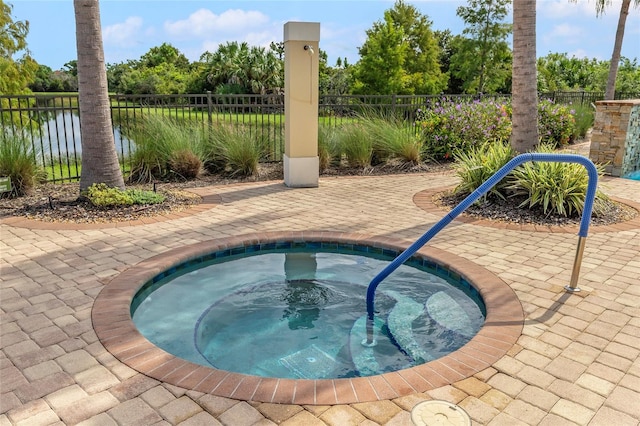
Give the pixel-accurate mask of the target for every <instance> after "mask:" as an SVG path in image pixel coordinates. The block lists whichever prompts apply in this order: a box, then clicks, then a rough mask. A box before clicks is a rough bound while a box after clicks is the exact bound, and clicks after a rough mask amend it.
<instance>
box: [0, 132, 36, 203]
mask: <svg viewBox="0 0 640 426" xmlns="http://www.w3.org/2000/svg"><path fill="white" fill-rule="evenodd" d="M37 154H38V152H37V149H36V148H35V147H34V145H33V144H32V143H31V142H30V141H29V140H28V139H27V138H25V137H22V136H21V135H18V134H15V133H11V132H9V131H8V130H7V129H3V130H2V132H1V133H0V176H6V177H9V179H10V180H11V191H9V192H6V193H4V194H0V195H2V196H5V197H21V196H23V195H26V194H28V193H29V192H30V191H31V189H32V188H33V187H34V186H35V184H36V183H37V182H38V180H39V178H40V177H41V176H42V174H43V170H42V168H41V167H39V166H38V163H37V161H36V156H37Z"/></svg>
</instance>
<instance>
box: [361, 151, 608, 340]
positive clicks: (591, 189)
mask: <svg viewBox="0 0 640 426" xmlns="http://www.w3.org/2000/svg"><path fill="white" fill-rule="evenodd" d="M527 161H549V162H555V163H578V164H582V165H583V166H584V167H585V168H586V169H587V173H588V175H589V183H588V185H587V193H586V194H585V200H584V207H583V209H582V218H581V219H580V230H579V231H578V235H579V237H580V239H579V240H578V248H577V250H576V258H575V261H574V265H573V273H572V276H571V281H570V285H569V286H567V287H565V289H566V290H567V291H571V292H577V291H580V289H579V288H578V287H577V282H578V275H579V273H580V265H581V263H582V255H583V253H584V245H585V242H586V238H587V233H588V231H589V221H590V220H591V212H592V211H593V202H594V200H595V197H596V188H597V185H598V170H597V169H596V166H595V165H594V164H593V162H592V161H591V160H589V159H588V158H586V157H583V156H580V155H576V154H547V153H528V154H520V155H518V156H516V157H514V158H512V159H511V160H510V161H509V162H508V163H507V164H505V165H504V166H502V167H501V168H500V170H498V171H497V172H496V173H495V174H494V175H493V176H491V177H490V178H489V179H487V180H486V181H485V182H484V183H482V185H480V186H479V187H478V188H476V190H475V191H473V192H472V193H471V194H469V195H468V196H467V197H466V198H465V199H464V200H462V201H461V202H460V204H458V205H457V206H455V207H454V208H453V209H452V210H451V211H450V212H449V213H448V214H447V215H446V216H445V217H443V218H442V219H440V220H439V221H438V222H437V223H436V224H434V225H433V226H432V227H431V228H429V230H428V231H427V232H425V233H424V234H423V235H422V236H421V237H420V238H418V239H417V240H416V241H415V242H414V243H413V244H411V246H409V247H408V248H407V249H406V250H405V251H403V252H402V253H400V254H399V255H398V256H397V257H396V258H395V259H394V260H393V261H392V262H391V263H389V264H388V265H387V266H386V267H385V268H384V269H383V270H382V271H380V273H379V274H378V275H376V276H375V277H374V278H373V280H371V282H370V283H369V287H368V288H367V328H366V329H367V337H366V339H365V340H363V342H362V344H363V345H366V346H373V345H374V344H375V342H374V338H373V319H374V299H375V292H376V288H377V287H378V285H379V284H380V283H381V282H382V280H384V279H385V278H386V277H387V276H389V274H391V273H392V272H393V271H395V270H396V269H397V268H398V267H399V266H400V265H402V264H403V263H404V262H405V261H406V260H407V259H409V258H410V257H411V256H412V255H413V254H414V253H415V252H417V251H418V250H419V249H420V248H421V247H422V246H424V245H425V244H426V243H427V242H428V241H429V240H430V239H431V238H433V237H434V236H435V235H436V234H437V233H438V232H440V231H441V230H442V229H443V228H444V227H445V226H447V225H448V224H449V223H450V222H451V221H452V220H453V219H455V218H456V217H457V216H458V215H460V214H461V213H462V212H463V211H465V210H466V209H467V208H468V207H469V206H470V205H471V204H473V203H474V202H475V201H476V200H477V199H478V198H480V197H482V196H483V195H484V194H486V193H487V192H488V191H489V190H490V189H491V188H493V187H494V186H495V185H496V184H497V183H498V182H500V180H501V179H502V178H503V177H505V176H506V175H507V174H508V173H509V172H511V170H513V169H515V168H516V167H518V166H519V165H520V164H522V163H525V162H527Z"/></svg>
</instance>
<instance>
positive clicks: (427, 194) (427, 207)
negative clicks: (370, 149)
mask: <svg viewBox="0 0 640 426" xmlns="http://www.w3.org/2000/svg"><path fill="white" fill-rule="evenodd" d="M453 188H455V186H443V187H440V188H432V189H425V190H424V191H420V192H417V193H416V194H414V196H413V203H414V204H415V205H416V206H417V207H418V208H420V209H422V210H424V211H425V212H427V213H432V214H435V215H439V216H444V215H445V214H446V213H448V212H449V211H450V209H447V208H446V207H441V206H439V205H437V204H436V203H434V202H433V197H434V196H435V195H436V194H439V193H441V192H444V191H448V190H452V189H453ZM609 198H611V199H612V200H614V201H617V202H619V203H622V204H626V205H627V206H629V207H631V208H633V209H635V210H636V211H638V214H636V216H635V217H634V218H632V219H630V220H627V221H624V222H620V223H614V224H611V225H590V226H589V234H592V233H599V232H620V231H629V230H631V229H638V228H640V203H636V202H634V201H631V200H627V199H622V198H618V197H611V196H610V197H609ZM454 220H455V221H458V222H464V223H469V224H473V225H478V226H487V227H490V228H497V229H508V230H510V231H529V232H552V233H572V234H577V233H578V230H579V229H580V227H579V226H578V225H566V226H561V225H558V226H551V225H537V224H533V223H513V222H502V221H498V220H489V219H482V218H479V217H475V216H469V215H466V214H464V213H463V214H461V215H460V216H458V217H456V218H455V219H454Z"/></svg>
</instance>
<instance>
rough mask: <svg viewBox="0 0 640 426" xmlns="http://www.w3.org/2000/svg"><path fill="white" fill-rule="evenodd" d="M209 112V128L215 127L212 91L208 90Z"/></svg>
mask: <svg viewBox="0 0 640 426" xmlns="http://www.w3.org/2000/svg"><path fill="white" fill-rule="evenodd" d="M207 110H208V114H209V128H211V127H213V105H212V99H211V90H207Z"/></svg>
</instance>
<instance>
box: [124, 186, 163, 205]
mask: <svg viewBox="0 0 640 426" xmlns="http://www.w3.org/2000/svg"><path fill="white" fill-rule="evenodd" d="M125 192H127V193H128V194H129V195H130V196H131V198H132V199H133V204H160V203H162V202H163V201H164V200H165V196H164V195H162V194H158V193H157V192H153V191H143V190H141V189H127V190H126V191H125Z"/></svg>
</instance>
